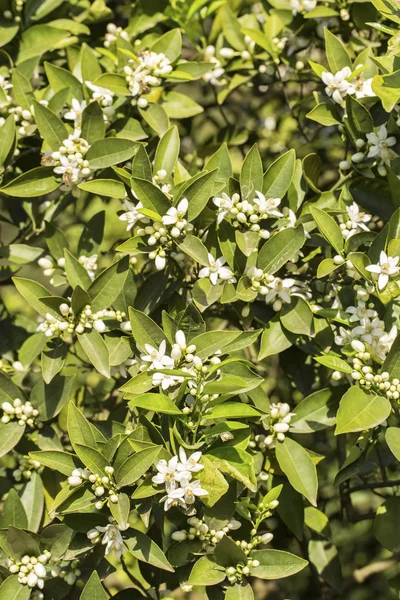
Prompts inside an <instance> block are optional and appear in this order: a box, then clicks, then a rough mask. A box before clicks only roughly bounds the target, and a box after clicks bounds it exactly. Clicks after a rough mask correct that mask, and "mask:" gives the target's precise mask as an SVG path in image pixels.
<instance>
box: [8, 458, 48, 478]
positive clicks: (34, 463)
mask: <svg viewBox="0 0 400 600" xmlns="http://www.w3.org/2000/svg"><path fill="white" fill-rule="evenodd" d="M17 461H18V464H17V467H16V469H14V471H13V472H12V476H13V478H14V480H15V481H18V482H19V481H22V480H23V479H25V480H29V479H30V478H31V477H32V473H33V472H34V471H41V470H42V469H43V467H42V465H41V464H40V462H39V461H38V460H34V459H33V458H30V457H29V456H20V457H17Z"/></svg>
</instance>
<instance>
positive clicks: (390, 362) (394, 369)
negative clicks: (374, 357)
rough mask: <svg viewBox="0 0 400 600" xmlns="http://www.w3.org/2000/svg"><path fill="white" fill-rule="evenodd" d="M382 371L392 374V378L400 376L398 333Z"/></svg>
mask: <svg viewBox="0 0 400 600" xmlns="http://www.w3.org/2000/svg"><path fill="white" fill-rule="evenodd" d="M382 371H386V372H387V373H389V375H390V379H395V378H399V377H400V336H399V335H398V336H397V337H396V339H395V340H394V342H393V345H392V347H391V349H390V352H389V354H388V355H387V357H386V360H385V362H384V363H383V366H382Z"/></svg>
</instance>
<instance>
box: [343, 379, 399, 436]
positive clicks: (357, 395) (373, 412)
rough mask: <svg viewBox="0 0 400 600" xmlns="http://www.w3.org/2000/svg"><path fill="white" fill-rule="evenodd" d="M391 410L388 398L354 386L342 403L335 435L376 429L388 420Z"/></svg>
mask: <svg viewBox="0 0 400 600" xmlns="http://www.w3.org/2000/svg"><path fill="white" fill-rule="evenodd" d="M391 409H392V407H391V404H390V402H389V400H388V399H387V398H384V397H383V396H378V395H376V394H374V393H370V392H365V391H364V390H362V389H361V388H360V387H358V386H356V385H355V386H352V387H351V388H350V389H349V390H347V392H346V393H345V395H344V396H343V398H342V400H341V401H340V406H339V410H338V413H337V423H336V430H335V435H340V434H341V433H350V432H353V431H364V430H366V429H371V428H372V427H376V426H377V425H380V424H381V423H383V421H385V420H386V419H387V418H388V416H389V415H390V412H391Z"/></svg>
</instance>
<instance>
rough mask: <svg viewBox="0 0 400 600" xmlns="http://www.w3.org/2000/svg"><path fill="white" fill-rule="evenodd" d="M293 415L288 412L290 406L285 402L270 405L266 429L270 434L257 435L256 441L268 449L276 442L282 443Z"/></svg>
mask: <svg viewBox="0 0 400 600" xmlns="http://www.w3.org/2000/svg"><path fill="white" fill-rule="evenodd" d="M294 414H295V413H292V412H290V406H289V404H287V402H278V403H277V404H274V403H273V404H271V410H270V414H269V423H268V426H267V429H268V430H269V431H270V432H271V433H270V434H269V435H267V436H265V437H264V436H262V435H258V436H256V441H257V442H258V443H261V444H264V446H268V447H269V448H270V447H271V446H273V445H274V444H275V442H276V440H277V441H278V442H283V441H284V439H285V434H286V433H287V432H288V431H289V428H290V421H291V420H292V417H293V416H294Z"/></svg>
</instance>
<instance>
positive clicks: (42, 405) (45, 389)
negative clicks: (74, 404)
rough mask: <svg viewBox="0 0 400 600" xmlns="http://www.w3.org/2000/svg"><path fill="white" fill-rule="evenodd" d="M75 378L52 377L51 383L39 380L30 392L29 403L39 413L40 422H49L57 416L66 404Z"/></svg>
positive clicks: (72, 376)
mask: <svg viewBox="0 0 400 600" xmlns="http://www.w3.org/2000/svg"><path fill="white" fill-rule="evenodd" d="M74 379H75V376H74V375H71V376H69V377H62V376H61V375H58V376H56V377H54V378H53V379H52V381H51V383H45V382H44V381H41V380H39V381H38V382H37V383H36V385H35V386H34V388H33V390H32V392H31V402H32V404H33V406H35V407H36V408H37V409H38V411H39V418H40V420H41V421H49V420H50V419H53V418H54V417H56V416H57V415H58V413H59V412H60V411H61V410H62V408H63V406H64V405H65V404H66V402H68V400H69V398H70V396H71V393H72V386H73V383H74Z"/></svg>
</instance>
